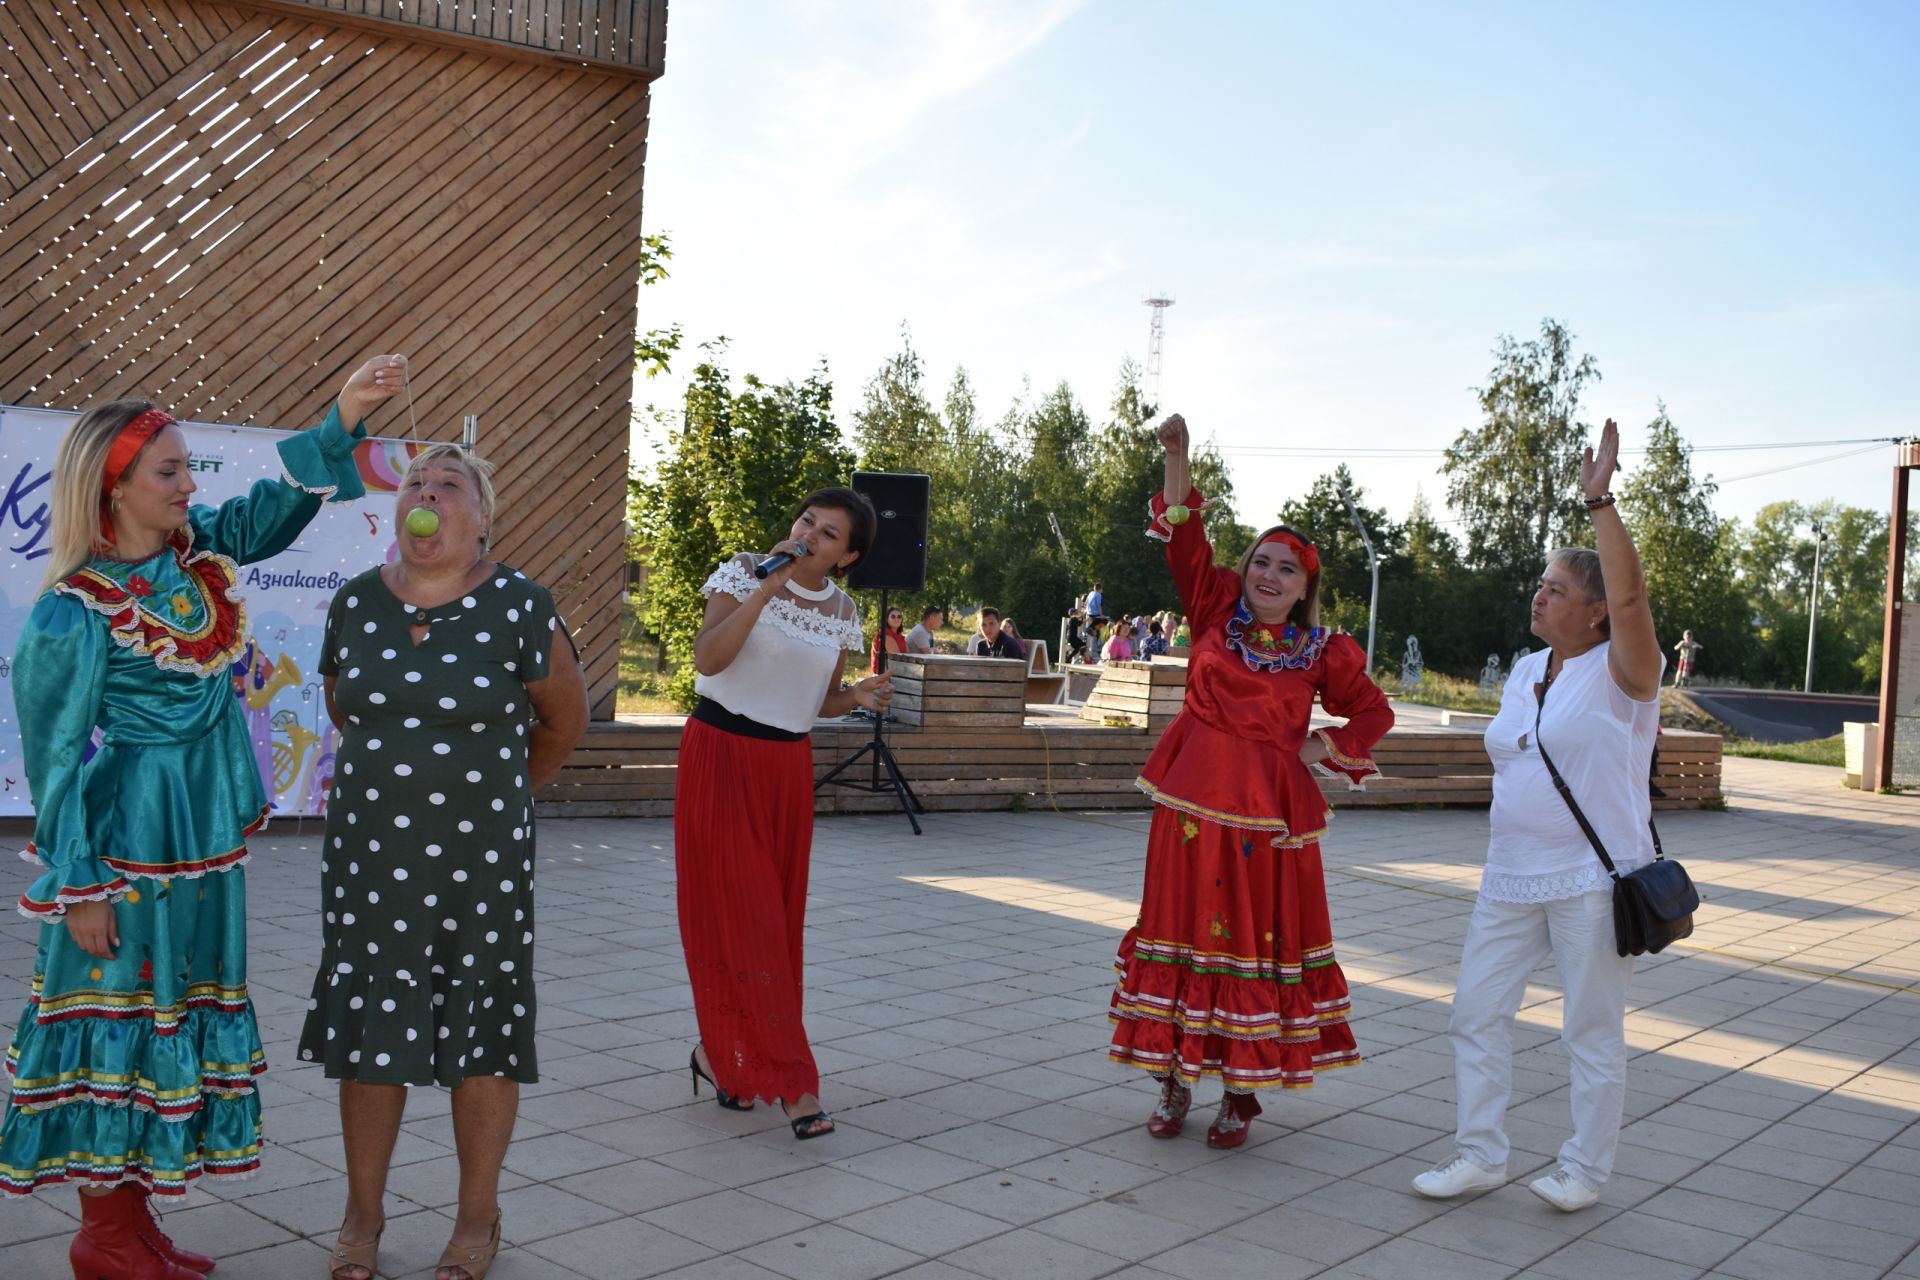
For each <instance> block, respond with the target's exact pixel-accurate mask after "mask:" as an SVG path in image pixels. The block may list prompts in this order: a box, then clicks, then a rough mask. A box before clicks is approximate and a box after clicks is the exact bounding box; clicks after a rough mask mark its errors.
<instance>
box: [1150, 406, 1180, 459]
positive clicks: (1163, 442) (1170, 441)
mask: <svg viewBox="0 0 1920 1280" xmlns="http://www.w3.org/2000/svg"><path fill="white" fill-rule="evenodd" d="M1153 434H1154V435H1155V436H1157V437H1158V438H1159V440H1160V447H1161V448H1163V449H1165V450H1166V451H1167V452H1168V453H1185V452H1186V451H1187V446H1188V438H1187V420H1186V419H1185V418H1183V417H1181V416H1180V415H1179V414H1177V413H1173V414H1168V415H1167V416H1166V417H1165V418H1163V419H1161V422H1160V425H1159V426H1157V427H1155V428H1154V429H1153Z"/></svg>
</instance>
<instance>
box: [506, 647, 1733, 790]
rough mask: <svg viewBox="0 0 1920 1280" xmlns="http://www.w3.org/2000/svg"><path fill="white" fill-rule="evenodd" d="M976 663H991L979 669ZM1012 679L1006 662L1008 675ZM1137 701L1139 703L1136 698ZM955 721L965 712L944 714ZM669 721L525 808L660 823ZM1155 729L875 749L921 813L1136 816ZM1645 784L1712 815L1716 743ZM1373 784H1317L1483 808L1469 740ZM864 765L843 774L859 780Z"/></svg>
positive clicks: (1068, 717)
mask: <svg viewBox="0 0 1920 1280" xmlns="http://www.w3.org/2000/svg"><path fill="white" fill-rule="evenodd" d="M982 661H992V660H991V659H987V660H982ZM1009 665H1013V666H1015V667H1016V668H1017V664H1009ZM1149 697H1151V694H1149ZM952 714H956V715H968V714H978V713H974V712H965V711H962V712H954V713H952ZM681 724H682V721H681V719H680V718H679V717H677V716H655V717H646V718H640V719H633V720H621V721H615V722H612V723H599V724H595V725H594V726H593V727H592V728H590V729H589V730H588V731H587V737H586V739H585V741H584V742H583V743H582V744H581V746H580V748H579V749H578V750H577V751H575V752H574V755H573V758H572V759H571V760H570V761H568V763H567V767H566V768H565V769H563V770H561V772H560V777H559V779H558V780H556V781H555V783H554V784H553V785H552V786H550V787H548V788H547V789H546V790H544V791H542V792H541V793H540V795H539V797H538V800H539V804H538V806H537V807H538V811H539V813H540V814H541V815H542V816H545V817H614V816H622V817H625V816H632V817H665V816H667V815H669V814H671V813H672V812H673V782H674V774H675V772H676V770H677V768H678V759H679V750H678V747H679V740H680V727H681ZM1160 731H1161V730H1160V729H1159V728H1158V727H1156V728H1155V729H1152V730H1149V729H1146V728H1139V727H1135V726H1132V725H1126V726H1112V725H1106V724H1092V723H1089V722H1087V721H1085V720H1083V719H1081V718H1080V712H1079V709H1078V708H1073V707H1037V708H1029V709H1028V711H1027V714H1026V715H1025V716H1024V717H1023V718H1022V720H1021V721H1020V723H1018V724H1015V725H1001V724H988V725H967V724H949V725H940V726H934V727H926V726H909V725H903V724H898V723H890V724H889V725H888V726H887V742H888V745H889V746H890V747H891V748H892V749H893V753H894V757H895V758H896V759H897V760H898V761H899V763H900V769H901V772H902V773H903V774H904V775H905V776H906V778H907V781H908V782H909V784H911V785H912V787H913V789H914V791H915V792H916V793H917V794H918V795H919V797H920V800H921V803H923V804H924V805H925V806H926V807H927V808H928V809H929V810H931V811H936V812H938V811H942V810H948V811H952V810H993V809H1000V810H1014V811H1018V810H1027V809H1045V808H1048V807H1051V806H1052V805H1058V806H1059V807H1060V808H1062V809H1144V808H1146V807H1148V803H1149V802H1148V800H1147V798H1146V796H1145V795H1143V794H1141V792H1140V791H1139V790H1138V789H1136V788H1135V786H1134V783H1133V780H1134V777H1135V775H1136V774H1138V773H1139V771H1140V766H1141V765H1143V764H1145V763H1146V759H1147V756H1148V754H1149V753H1151V751H1152V750H1153V745H1154V743H1155V742H1157V741H1158V740H1159V734H1160ZM872 734H873V726H872V724H871V723H870V722H860V721H847V722H842V721H830V722H822V723H821V724H820V725H819V726H817V727H816V728H815V730H814V733H813V763H814V771H815V776H816V777H818V776H820V775H821V774H824V773H826V771H827V770H829V769H831V768H832V767H833V766H834V765H836V764H838V763H839V762H840V761H842V760H844V759H846V758H847V757H848V756H850V755H852V754H853V753H854V752H855V751H857V750H858V749H859V748H860V745H861V744H862V743H864V742H866V741H867V740H868V739H869V738H871V737H872ZM1660 742H1661V748H1660V771H1659V773H1658V774H1657V775H1656V778H1655V781H1656V783H1657V784H1658V785H1659V786H1660V788H1661V789H1662V790H1663V791H1664V792H1665V793H1666V796H1665V798H1664V799H1659V800H1656V801H1655V802H1654V806H1655V808H1658V809H1698V808H1704V807H1708V806H1713V805H1717V804H1719V803H1720V800H1721V792H1720V739H1719V738H1718V737H1716V736H1715V735H1713V734H1709V733H1687V732H1680V731H1670V732H1665V733H1663V734H1662V735H1661V738H1660ZM1375 758H1376V759H1377V760H1378V761H1379V764H1380V767H1381V769H1382V770H1383V771H1384V773H1385V776H1384V777H1379V778H1375V779H1373V780H1371V781H1370V782H1368V784H1367V789H1366V790H1364V791H1350V790H1348V789H1347V785H1346V782H1345V781H1344V780H1343V779H1330V780H1326V781H1323V782H1322V783H1321V790H1322V792H1323V793H1324V794H1325V795H1326V797H1327V799H1328V801H1329V802H1330V803H1332V804H1333V805H1334V806H1335V807H1348V806H1363V805H1364V806H1394V805H1422V806H1424V805H1450V806H1465V807H1480V808H1484V807H1485V806H1487V805H1488V804H1490V803H1492V800H1493V768H1492V766H1491V765H1490V764H1489V763H1488V760H1487V754H1486V749H1485V747H1484V746H1483V745H1482V742H1481V736H1480V731H1479V730H1477V729H1463V728H1440V727H1434V728H1428V727H1418V728H1408V729H1395V730H1394V731H1393V732H1392V733H1389V734H1388V735H1387V736H1386V738H1385V739H1384V740H1383V741H1382V742H1381V743H1380V746H1379V748H1378V749H1377V751H1376V753H1375ZM866 768H867V766H866V762H864V761H863V762H862V763H861V764H860V765H859V766H857V769H858V771H859V772H860V773H861V774H862V775H865V774H866ZM897 808H898V805H897V803H896V802H895V800H894V798H893V796H892V795H891V794H887V795H883V796H870V795H865V794H862V793H860V792H857V791H847V790H844V789H841V788H837V787H835V788H829V789H828V790H826V791H823V792H821V793H820V794H819V795H818V797H817V800H816V804H815V810H816V812H819V813H872V812H892V811H894V810H895V809H897Z"/></svg>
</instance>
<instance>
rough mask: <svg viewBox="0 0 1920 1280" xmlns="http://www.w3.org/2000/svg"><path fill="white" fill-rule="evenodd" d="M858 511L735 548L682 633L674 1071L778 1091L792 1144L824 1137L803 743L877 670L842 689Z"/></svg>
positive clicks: (832, 498) (824, 504)
mask: <svg viewBox="0 0 1920 1280" xmlns="http://www.w3.org/2000/svg"><path fill="white" fill-rule="evenodd" d="M875 523H876V519H875V516H874V512H873V506H872V504H871V503H869V502H868V501H867V500H866V499H865V498H864V497H862V496H861V495H860V494H857V493H855V492H854V491H853V490H851V489H841V488H833V489H821V490H819V491H818V492H815V493H811V494H809V495H807V497H806V498H805V499H804V500H803V501H802V502H801V503H800V507H799V510H798V511H797V512H796V513H795V515H794V518H793V528H792V529H791V530H790V531H789V532H788V535H787V539H786V540H785V541H784V542H781V543H780V544H778V545H777V546H775V547H774V549H773V550H774V554H773V555H771V556H768V557H759V556H754V555H750V554H743V555H738V556H735V557H733V558H732V559H731V560H727V561H725V562H723V563H722V564H721V565H720V567H719V568H718V569H717V570H715V571H714V573H713V576H711V577H710V578H708V579H707V582H706V585H705V587H704V588H703V590H704V591H705V592H706V596H707V611H706V617H705V620H704V621H703V622H702V623H701V624H700V634H699V636H698V637H697V638H696V639H695V640H694V642H693V662H694V666H695V667H696V668H697V669H698V670H699V672H700V677H699V679H698V680H697V681H696V682H695V683H694V689H695V691H696V692H697V693H698V694H699V695H700V700H699V703H698V704H697V705H696V706H695V707H694V710H693V714H692V715H691V716H689V717H688V718H687V727H686V729H685V730H684V731H683V733H682V734H681V738H680V766H679V769H678V771H677V773H676V774H675V779H676V780H675V783H674V794H673V848H674V863H675V867H676V869H677V871H678V876H679V893H680V945H681V947H682V948H683V949H684V950H685V952H686V957H687V976H688V978H689V979H690V980H691V982H692V984H693V1007H694V1012H695V1014H696V1015H697V1016H698V1017H699V1020H700V1043H699V1044H697V1045H695V1046H694V1050H693V1055H692V1057H691V1059H690V1060H689V1063H688V1066H689V1067H690V1068H691V1070H692V1074H693V1087H694V1091H695V1092H696V1093H697V1092H698V1091H699V1088H700V1081H701V1080H706V1081H707V1082H708V1083H709V1084H711V1085H713V1087H714V1092H715V1093H717V1094H718V1095H719V1099H720V1105H721V1106H723V1107H729V1108H732V1109H733V1110H736V1111H745V1110H748V1109H750V1108H751V1107H752V1106H753V1103H754V1100H755V1099H765V1100H767V1101H775V1100H778V1101H779V1102H780V1104H781V1106H782V1108H783V1109H784V1110H785V1112H786V1114H787V1120H788V1122H789V1123H790V1124H791V1125H792V1126H793V1136H794V1137H796V1138H801V1139H806V1138H817V1137H819V1136H820V1135H822V1134H826V1133H832V1132H833V1119H832V1117H830V1116H829V1115H828V1114H827V1113H826V1111H825V1110H824V1109H823V1108H822V1107H821V1105H820V1098H819V1092H820V1072H819V1069H818V1068H817V1067H816V1066H815V1065H814V1061H813V1050H812V1049H811V1048H810V1047H809V1046H808V1044H807V1033H806V1028H805V1027H804V1026H803V1025H802V1023H801V1016H800V1004H801V999H800V991H801V987H800V960H801V941H802V934H803V932H804V930H805V926H806V911H807V861H808V857H809V855H810V854H811V852H812V847H813V747H812V745H811V743H810V742H809V741H808V739H807V731H808V730H809V729H811V728H812V727H813V722H814V721H815V720H816V719H819V718H821V717H829V716H841V715H845V714H846V713H847V712H848V711H851V710H852V709H853V708H854V707H855V706H856V705H857V706H862V707H866V708H867V709H868V710H870V711H873V712H875V713H876V714H877V713H880V712H883V711H885V709H886V705H887V701H888V699H889V698H890V697H891V696H892V678H891V677H890V676H886V675H879V676H870V677H868V678H867V679H865V680H862V681H860V682H859V683H857V684H854V685H852V686H843V685H842V684H841V683H840V675H841V672H842V670H843V669H844V668H845V666H846V661H847V652H848V651H849V650H852V651H853V652H855V653H858V652H860V650H861V647H862V645H861V634H860V617H859V613H858V611H857V610H855V608H854V605H853V601H852V600H850V599H848V598H847V594H846V592H844V591H842V590H841V589H840V588H839V587H837V586H835V585H834V584H833V583H832V582H831V581H829V578H830V577H838V576H840V575H841V574H842V573H845V572H846V570H847V568H848V566H850V565H851V564H853V562H854V561H856V560H858V559H859V558H860V557H861V556H862V555H863V554H865V552H866V550H867V548H868V547H869V546H871V545H872V543H873V534H874V525H875Z"/></svg>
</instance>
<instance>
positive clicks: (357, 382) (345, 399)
mask: <svg viewBox="0 0 1920 1280" xmlns="http://www.w3.org/2000/svg"><path fill="white" fill-rule="evenodd" d="M406 385H407V358H406V357H405V356H403V355H390V356H375V357H374V358H373V359H371V360H369V361H367V362H366V363H365V364H363V365H361V366H360V367H359V368H358V369H355V370H354V371H353V374H352V376H351V377H349V378H348V379H347V381H346V385H345V386H343V387H341V388H340V397H339V402H340V424H341V425H342V426H344V427H347V428H349V429H351V428H352V426H353V424H354V423H356V422H358V421H360V419H362V418H364V417H366V416H367V414H368V413H369V412H370V411H371V410H372V409H373V407H374V406H375V405H377V404H379V403H381V402H382V401H383V400H386V399H388V398H389V397H391V396H393V395H395V394H397V393H398V392H399V391H400V390H401V388H403V387H405V386H406Z"/></svg>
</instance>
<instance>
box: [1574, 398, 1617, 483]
mask: <svg viewBox="0 0 1920 1280" xmlns="http://www.w3.org/2000/svg"><path fill="white" fill-rule="evenodd" d="M1619 467H1620V428H1619V427H1617V426H1615V425H1614V422H1613V419H1612V418H1608V419H1607V425H1606V426H1604V427H1602V428H1600V447H1599V448H1597V449H1596V448H1594V447H1593V446H1592V445H1588V446H1587V451H1586V453H1585V454H1584V455H1583V456H1582V457H1581V459H1580V492H1581V493H1583V494H1585V495H1586V496H1587V497H1589V498H1597V497H1599V496H1600V495H1601V494H1603V493H1605V492H1606V491H1607V485H1608V484H1609V483H1610V482H1611V481H1612V480H1613V473H1614V472H1615V471H1617V470H1618V469H1619Z"/></svg>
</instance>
